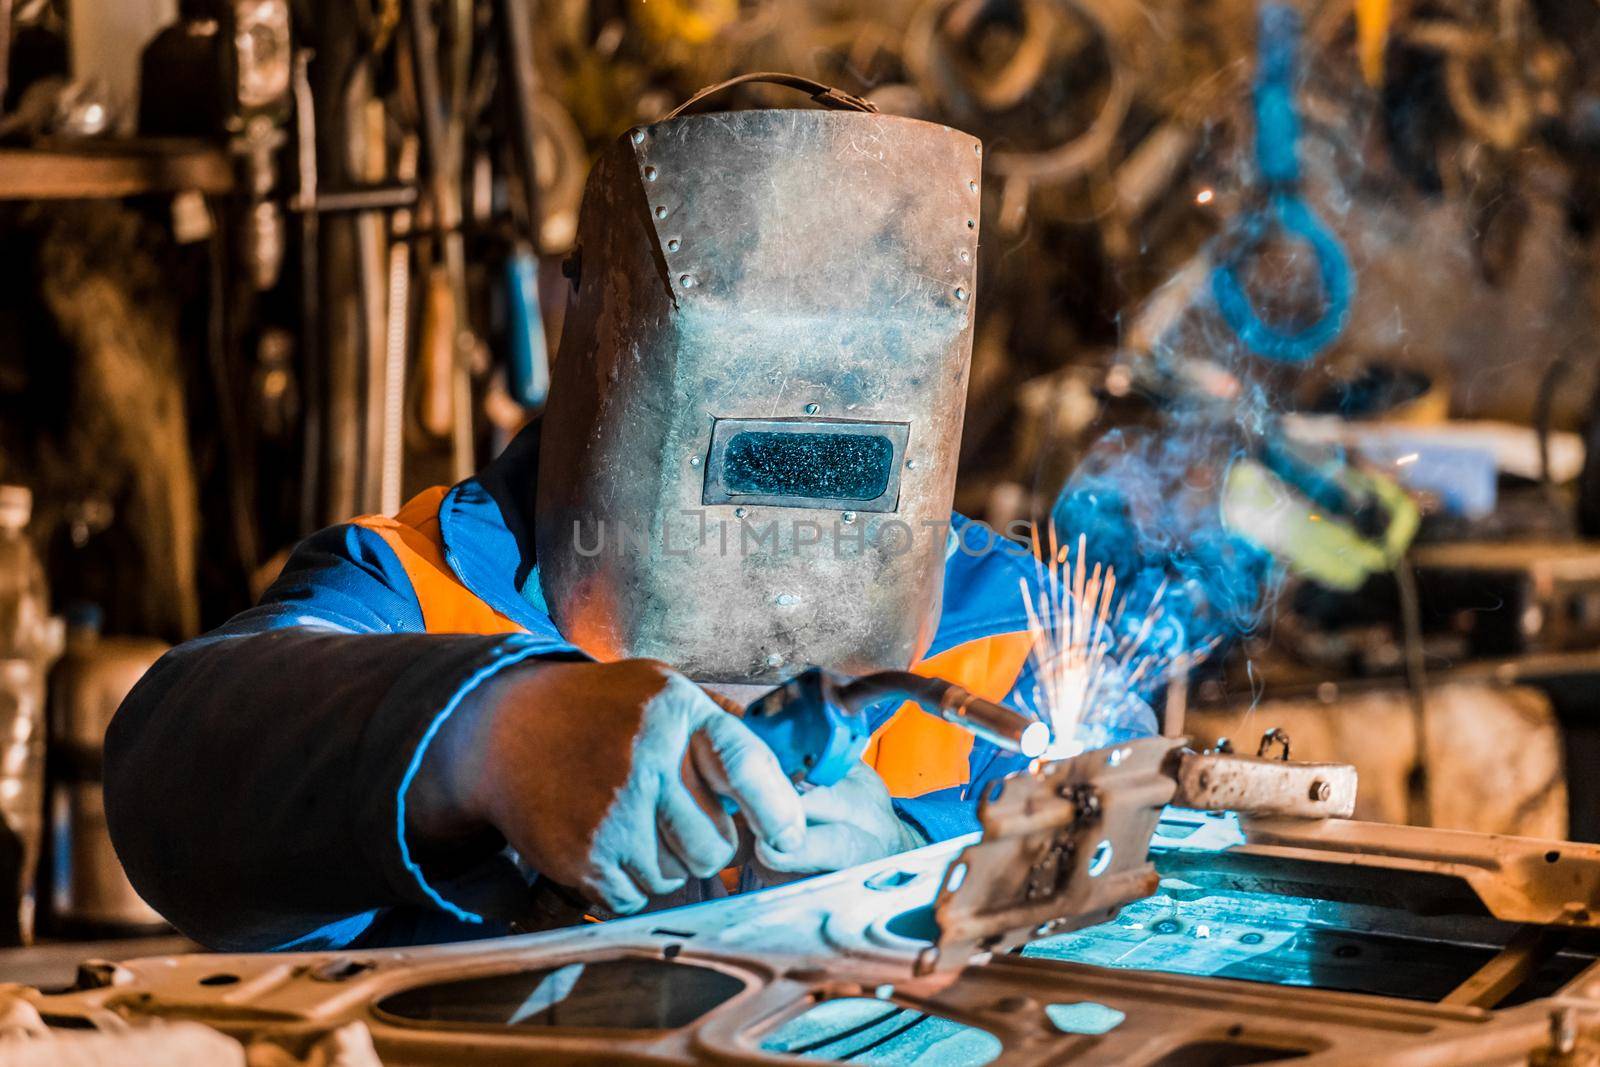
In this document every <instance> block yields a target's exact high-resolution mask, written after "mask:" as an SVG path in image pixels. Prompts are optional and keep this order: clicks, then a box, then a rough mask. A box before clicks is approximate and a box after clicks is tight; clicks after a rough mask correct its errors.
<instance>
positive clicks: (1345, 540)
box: [1222, 460, 1420, 592]
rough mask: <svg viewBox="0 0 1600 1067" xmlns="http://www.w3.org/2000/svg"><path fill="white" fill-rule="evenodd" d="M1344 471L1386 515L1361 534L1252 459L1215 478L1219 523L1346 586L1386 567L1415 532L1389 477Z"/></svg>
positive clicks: (1333, 584)
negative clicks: (1219, 482)
mask: <svg viewBox="0 0 1600 1067" xmlns="http://www.w3.org/2000/svg"><path fill="white" fill-rule="evenodd" d="M1345 477H1346V478H1347V479H1349V480H1351V481H1352V482H1354V483H1359V484H1361V485H1363V486H1365V487H1366V489H1367V490H1368V491H1369V492H1370V493H1371V494H1372V495H1373V496H1374V497H1375V499H1377V500H1378V501H1379V503H1380V504H1381V505H1382V507H1383V509H1384V514H1385V516H1386V517H1387V522H1386V523H1385V525H1384V528H1383V530H1382V531H1381V532H1380V533H1378V534H1376V535H1364V534H1362V533H1361V532H1359V531H1357V530H1356V529H1355V528H1354V527H1353V526H1352V525H1351V524H1350V523H1348V522H1347V521H1345V520H1344V519H1343V518H1341V517H1339V516H1335V515H1329V514H1327V513H1325V512H1324V511H1323V509H1321V508H1319V507H1318V506H1317V505H1316V504H1314V503H1313V502H1312V501H1310V500H1309V499H1307V498H1306V497H1305V495H1304V494H1302V493H1300V492H1299V491H1297V490H1296V489H1295V488H1294V487H1293V486H1291V485H1289V484H1288V483H1287V482H1285V481H1283V480H1282V479H1281V478H1279V477H1278V476H1277V475H1275V474H1273V473H1272V472H1271V471H1269V470H1268V469H1267V468H1266V467H1264V466H1262V465H1261V464H1260V463H1257V462H1255V461H1254V460H1240V461H1239V462H1237V463H1235V464H1234V465H1233V466H1232V467H1230V468H1229V470H1228V474H1227V479H1226V481H1225V483H1224V485H1223V493H1222V518H1223V522H1224V524H1225V525H1226V526H1227V527H1228V528H1229V529H1231V530H1234V531H1236V532H1237V533H1239V534H1241V535H1242V536H1244V537H1246V538H1248V539H1249V540H1251V541H1252V542H1254V543H1255V544H1258V545H1260V546H1261V547H1262V548H1264V549H1266V550H1267V551H1268V552H1270V553H1272V554H1273V555H1274V556H1276V557H1277V558H1279V559H1281V560H1283V561H1285V562H1286V563H1287V564H1288V565H1289V567H1290V568H1291V569H1293V570H1294V571H1295V572H1296V573H1298V574H1301V575H1303V576H1305V577H1307V578H1310V579H1312V580H1314V581H1316V582H1318V583H1319V584H1321V585H1323V586H1324V587H1326V588H1328V589H1338V590H1344V591H1347V592H1348V591H1353V590H1356V589H1359V588H1361V584H1362V583H1363V582H1365V581H1366V580H1367V577H1368V576H1369V575H1372V574H1375V573H1378V572H1381V571H1388V570H1392V569H1393V568H1394V565H1395V564H1396V563H1397V562H1398V561H1399V559H1400V557H1401V556H1402V555H1404V554H1405V550H1406V548H1407V547H1408V546H1410V544H1411V539H1412V538H1413V537H1414V536H1415V535H1416V532H1417V526H1418V523H1419V522H1420V517H1419V514H1418V511H1417V505H1416V504H1415V503H1414V502H1413V501H1412V500H1411V498H1410V497H1409V496H1407V495H1406V492H1405V490H1404V489H1402V488H1401V487H1400V486H1399V484H1397V483H1396V482H1395V481H1394V480H1393V479H1391V478H1387V477H1385V476H1383V475H1381V474H1378V473H1376V472H1373V471H1366V470H1357V469H1355V468H1350V469H1348V470H1347V471H1346V472H1345Z"/></svg>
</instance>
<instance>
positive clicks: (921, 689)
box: [838, 671, 1050, 759]
mask: <svg viewBox="0 0 1600 1067" xmlns="http://www.w3.org/2000/svg"><path fill="white" fill-rule="evenodd" d="M891 696H903V697H906V698H907V699H909V700H912V701H914V702H915V703H916V704H917V705H918V706H919V707H921V708H922V709H923V710H924V711H926V712H928V713H929V714H931V715H937V716H938V717H939V718H941V719H943V720H944V721H945V722H950V723H955V724H956V725H957V726H960V727H961V728H963V729H965V730H967V731H969V732H970V733H972V734H973V735H974V736H976V737H980V738H982V739H983V740H985V741H987V742H989V743H990V744H991V745H994V746H995V747H996V748H1001V749H1004V750H1005V751H1007V752H1016V753H1020V754H1021V755H1023V756H1026V757H1027V758H1028V759H1034V758H1036V757H1038V756H1041V755H1043V754H1044V750H1045V749H1046V748H1048V747H1049V745H1050V727H1049V726H1047V725H1046V724H1045V723H1043V722H1041V721H1040V720H1038V719H1033V718H1029V717H1028V716H1026V715H1024V714H1022V713H1021V712H1019V711H1014V710H1012V709H1011V708H1008V707H1006V706H1005V705H1004V704H997V703H995V702H994V701H992V700H984V699H983V698H982V697H979V696H974V695H973V694H972V693H970V692H968V691H967V690H965V689H963V688H962V687H961V686H959V685H956V684H955V683H954V682H947V681H945V680H944V679H942V678H925V677H923V676H922V675H920V674H912V673H911V672H910V671H880V672H878V673H877V674H868V675H865V676H863V677H861V678H857V679H855V680H854V681H851V682H849V683H847V684H846V685H844V686H843V687H842V688H841V689H840V690H839V693H838V699H840V700H841V701H842V702H843V703H844V704H845V705H846V706H848V707H851V708H857V709H859V708H863V707H866V706H867V705H869V704H874V703H876V702H878V701H880V700H883V699H885V698H887V697H891Z"/></svg>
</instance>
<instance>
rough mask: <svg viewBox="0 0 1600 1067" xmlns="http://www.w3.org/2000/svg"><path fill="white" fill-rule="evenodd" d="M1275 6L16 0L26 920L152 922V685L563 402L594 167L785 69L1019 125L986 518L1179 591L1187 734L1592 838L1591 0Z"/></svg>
mask: <svg viewBox="0 0 1600 1067" xmlns="http://www.w3.org/2000/svg"><path fill="white" fill-rule="evenodd" d="M1287 10H1289V12H1290V14H1291V15H1294V14H1296V13H1297V14H1298V17H1297V18H1292V19H1290V20H1289V21H1288V22H1283V21H1281V20H1280V21H1278V22H1275V21H1274V17H1265V16H1263V15H1262V13H1261V12H1260V11H1259V10H1258V5H1256V4H1253V3H1245V2H1243V0H1200V2H1196V0H876V2H874V3H871V4H855V3H846V2H841V0H352V2H350V3H314V2H312V0H303V2H291V0H115V2H113V0H0V89H3V96H0V241H3V242H4V248H5V254H4V256H0V278H3V281H4V284H3V285H0V483H3V484H0V644H3V659H0V678H3V684H0V814H3V815H4V816H5V827H6V831H7V832H6V833H5V835H4V839H3V840H0V869H3V870H5V871H6V872H8V873H7V875H6V877H5V879H4V880H3V881H0V941H9V942H13V943H15V942H18V941H22V940H25V939H28V938H30V937H32V936H34V932H35V930H37V931H39V932H40V933H42V934H48V935H49V936H54V937H62V936H95V935H98V934H102V933H105V934H117V933H125V932H138V931H146V930H149V929H152V928H158V927H159V920H158V919H157V917H156V916H155V915H154V914H153V913H151V912H150V911H149V909H148V908H146V907H145V906H144V905H143V904H142V902H140V901H139V900H138V898H137V896H135V895H134V894H133V893H132V891H131V889H130V888H128V887H127V885H126V883H125V881H122V880H121V879H120V871H119V869H118V868H117V866H116V862H115V857H114V854H112V853H111V851H110V848H109V844H108V842H107V841H106V839H105V833H104V818H103V813H102V812H101V810H100V807H99V791H98V788H97V781H98V778H97V776H98V774H99V762H98V761H99V755H98V746H99V739H100V737H101V735H102V734H103V732H104V729H105V724H106V722H107V721H108V719H109V716H110V714H111V713H112V712H113V711H114V710H115V708H116V706H117V703H118V702H119V700H120V698H121V696H122V695H123V694H124V693H125V692H126V691H127V689H128V688H129V687H131V685H132V684H133V682H134V681H135V680H136V679H137V677H138V676H139V674H140V673H141V671H142V670H143V669H144V668H145V667H146V666H147V665H148V664H149V663H151V662H153V661H154V659H155V658H156V657H158V656H159V654H160V651H161V649H162V648H163V647H164V646H165V645H166V644H168V643H172V642H177V641H180V640H182V639H184V638H187V637H191V636H194V635H195V634H197V633H199V632H201V631H202V630H204V629H206V628H208V627H211V626H214V625H216V624H218V623H220V622H222V621H223V620H225V619H226V618H227V617H228V616H229V615H231V614H232V613H234V612H236V611H238V610H240V609H242V608H244V607H246V606H248V605H249V604H250V603H251V602H252V600H253V599H254V597H255V596H257V595H258V594H259V593H260V591H261V590H262V589H263V588H265V586H266V585H267V584H268V583H269V582H270V581H271V579H272V577H273V576H274V575H275V574H276V573H277V570H278V568H279V567H280V566H281V564H282V562H283V559H284V558H285V555H286V553H287V552H288V550H289V549H290V548H291V547H292V546H293V545H294V544H295V543H296V542H297V541H298V540H299V539H300V538H302V537H303V536H305V535H307V534H309V533H311V532H312V531H314V530H316V529H318V528H320V527H322V526H325V525H328V524H330V523H334V522H338V521H342V520H344V519H347V518H349V517H351V516H354V515H357V514H362V513H372V512H392V511H394V510H396V509H397V508H398V507H399V506H400V504H401V503H402V502H403V501H404V500H406V499H407V498H408V497H409V496H410V495H412V494H413V493H415V492H417V491H419V490H421V489H423V488H425V487H428V486H431V485H437V484H441V483H448V482H451V481H454V480H457V479H460V478H463V477H466V476H467V475H469V474H470V473H472V472H473V471H474V470H475V469H476V468H477V467H478V466H479V465H481V464H482V463H483V462H485V461H486V460H487V459H489V458H491V457H492V456H493V455H494V454H496V452H497V451H498V450H499V449H500V448H502V447H503V446H504V445H505V443H506V442H507V441H508V440H509V439H510V437H511V436H512V435H513V434H515V432H516V431H517V430H518V429H519V428H520V427H521V426H522V425H524V424H525V423H526V422H527V421H528V420H529V419H531V418H533V417H536V416H537V414H538V412H539V409H540V406H541V404H542V402H543V397H544V392H545V389H546V386H547V383H548V381H549V362H550V359H551V357H552V355H553V353H554V352H555V348H556V341H557V339H558V337H559V332H560V325H561V318H562V312H563V309H564V306H565V301H566V294H567V290H568V285H569V283H568V280H567V277H566V276H565V271H566V270H570V267H569V266H567V265H568V264H570V263H571V260H570V259H569V257H570V256H571V254H572V253H573V251H574V249H573V241H574V234H575V229H576V222H577V213H578V206H579V198H580V196H581V194H582V190H583V183H584V179H585V176H586V173H587V168H588V164H589V160H590V158H591V157H592V156H593V155H594V154H595V153H596V152H598V151H599V150H600V149H601V148H603V147H604V146H605V145H606V144H608V143H609V142H610V141H611V140H613V139H614V138H616V137H618V136H620V135H623V134H624V133H625V131H627V130H628V129H629V128H630V127H631V126H633V125H634V124H637V123H648V122H649V121H652V120H654V119H656V118H658V117H660V116H661V115H662V114H664V113H665V112H666V111H668V110H669V109H671V108H672V107H673V106H675V105H676V104H677V103H679V102H681V101H682V100H684V99H686V98H687V97H689V96H690V95H691V94H692V93H693V92H695V91H696V90H697V89H699V88H701V87H702V86H705V85H708V84H711V83H713V82H718V81H721V80H723V79H725V78H728V77H731V76H734V75H736V74H739V73H743V72H747V71H760V70H775V71H789V72H794V73H798V74H802V75H805V76H808V77H811V78H815V79H819V80H821V81H823V82H826V83H828V84H830V85H833V86H836V87H837V88H839V89H842V90H844V91H846V92H849V93H853V94H858V95H861V96H864V97H866V98H867V99H869V100H871V101H873V102H874V103H876V104H877V105H878V107H879V108H881V109H882V110H883V111H886V112H890V113H895V114H904V115H910V116H915V117H918V118H923V119H928V120H931V121H935V122H940V123H945V124H948V125H951V126H954V127H958V128H960V129H962V130H966V131H969V132H971V133H972V134H974V135H976V136H977V137H979V138H981V139H982V141H983V142H984V145H985V155H984V160H985V161H984V176H983V189H982V193H983V211H982V217H981V220H980V226H981V244H980V252H979V269H980V275H979V277H980V282H979V286H978V291H977V302H976V308H977V320H976V323H977V325H976V339H975V344H974V353H973V362H972V369H971V375H970V386H969V399H968V407H967V414H966V424H965V431H964V436H963V439H962V443H961V457H962V461H961V472H960V480H959V484H958V488H957V507H958V509H959V510H961V511H962V512H964V513H966V514H968V515H971V516H973V517H976V518H981V519H984V520H985V521H987V522H988V523H990V525H992V526H993V527H995V528H996V529H997V530H1001V531H1008V530H1011V531H1015V530H1016V529H1018V528H1019V527H1018V526H1017V524H1018V523H1019V522H1030V523H1038V524H1044V523H1046V522H1050V521H1053V522H1054V523H1055V526H1056V528H1057V529H1058V530H1060V531H1062V532H1063V536H1064V538H1065V539H1066V540H1067V541H1068V544H1067V551H1068V552H1069V553H1071V552H1076V553H1082V554H1084V555H1086V557H1088V558H1091V559H1093V560H1094V561H1095V562H1100V563H1103V564H1105V565H1108V566H1112V567H1114V568H1115V569H1116V572H1117V574H1118V576H1119V584H1120V585H1121V587H1122V588H1123V589H1124V590H1125V596H1126V597H1128V598H1129V603H1130V604H1135V605H1142V606H1143V607H1146V608H1148V607H1149V606H1150V605H1152V604H1154V603H1155V602H1156V601H1157V600H1159V601H1160V603H1161V605H1162V607H1163V610H1162V612H1161V613H1160V615H1161V618H1162V620H1163V621H1162V623H1161V626H1162V627H1164V629H1163V630H1162V633H1161V635H1158V637H1157V638H1156V639H1155V640H1156V641H1157V643H1160V642H1165V643H1166V644H1165V645H1164V646H1163V647H1164V648H1166V650H1167V652H1168V653H1169V655H1168V657H1167V659H1166V661H1164V664H1165V666H1164V669H1163V670H1162V671H1161V672H1159V681H1160V685H1159V686H1152V690H1151V693H1150V694H1149V695H1150V697H1151V699H1152V700H1153V701H1154V702H1155V703H1157V704H1158V706H1159V710H1161V711H1162V713H1163V714H1164V715H1165V716H1167V717H1168V719H1169V721H1170V720H1171V717H1173V716H1184V718H1185V722H1186V725H1187V730H1188V732H1189V733H1190V734H1192V735H1193V736H1195V737H1197V738H1199V739H1201V740H1205V741H1214V740H1216V739H1217V738H1218V737H1220V736H1222V735H1236V736H1253V733H1252V726H1256V727H1257V728H1256V729H1255V731H1254V733H1259V726H1257V724H1271V725H1278V726H1282V727H1283V728H1284V729H1285V730H1287V731H1288V732H1289V734H1290V735H1291V736H1292V737H1293V739H1294V745H1295V755H1296V756H1297V757H1299V758H1304V759H1329V760H1342V761H1349V762H1354V763H1356V764H1357V766H1358V768H1359V769H1360V773H1361V781H1362V791H1361V804H1362V808H1361V810H1359V811H1358V817H1362V818H1369V819H1380V820H1389V821H1410V822H1416V823H1422V824H1428V825H1435V826H1444V827H1458V828H1463V829H1476V830H1486V831H1495V832H1508V833H1522V834H1534V835H1540V836H1549V837H1562V836H1569V835H1570V836H1572V837H1574V838H1577V839H1581V840H1591V841H1592V840H1600V784H1596V783H1595V781H1594V780H1593V776H1587V778H1586V776H1585V775H1583V774H1581V773H1577V772H1576V771H1575V770H1573V771H1571V773H1569V769H1577V768H1581V767H1582V766H1584V765H1586V764H1587V763H1589V762H1590V761H1592V760H1595V759H1600V540H1596V538H1600V449H1597V448H1596V447H1595V445H1594V441H1595V435H1596V434H1600V421H1597V420H1596V418H1595V414H1596V412H1597V404H1600V393H1597V384H1600V377H1597V374H1596V365H1597V357H1600V5H1597V4H1596V3H1595V2H1594V0H1429V2H1407V0H1356V2H1355V3H1353V4H1351V3H1342V2H1328V3H1306V4H1304V5H1301V6H1299V7H1298V8H1292V9H1287ZM1284 17H1287V16H1284ZM798 99H799V98H798V97H795V96H794V94H792V93H786V92H784V91H783V90H781V89H778V88H775V87H773V86H768V85H761V84H750V85H745V86H741V87H739V88H738V89H736V90H735V91H734V96H733V99H732V101H731V102H730V106H751V107H760V106H793V105H794V104H795V103H796V101H797V100H798ZM1268 134H1271V135H1272V136H1270V137H1269V136H1268ZM840 254H841V255H848V254H849V250H848V249H841V250H840ZM1592 457H1593V458H1592ZM1241 472H1243V473H1241ZM1373 479H1376V480H1373ZM1283 484H1292V485H1293V486H1294V487H1295V488H1296V489H1297V490H1299V491H1300V492H1301V493H1302V495H1304V496H1305V497H1306V498H1307V499H1309V500H1311V501H1312V506H1311V507H1310V508H1309V510H1308V511H1307V512H1306V513H1305V514H1303V515H1301V516H1300V517H1299V520H1300V521H1299V525H1298V526H1294V527H1292V528H1283V529H1278V528H1274V529H1271V530H1267V529H1264V528H1263V524H1264V523H1265V521H1266V520H1265V519H1264V518H1263V516H1264V515H1265V514H1266V511H1265V510H1263V509H1262V508H1261V507H1259V506H1258V504H1257V503H1256V501H1257V500H1258V494H1259V493H1260V492H1262V491H1272V490H1273V487H1277V486H1281V485H1283ZM1395 486H1398V489H1395V488H1393V487H1395ZM1263 487H1264V488H1263ZM1401 490H1403V493H1402V492H1401ZM1253 494H1257V495H1253ZM1326 516H1331V517H1333V518H1334V519H1336V520H1337V521H1334V522H1323V519H1324V518H1325V517H1326ZM1318 523H1321V526H1320V527H1319V526H1318V525H1317V524H1318ZM1333 527H1337V533H1336V536H1337V537H1338V538H1342V539H1343V540H1339V541H1338V542H1337V544H1336V545H1332V546H1331V547H1330V542H1328V541H1327V537H1329V536H1334V535H1330V534H1328V532H1327V531H1328V529H1329V528H1333ZM1246 535H1248V536H1246ZM1080 537H1081V538H1082V539H1081V540H1078V538H1080ZM1351 545H1356V546H1368V547H1370V548H1371V562H1370V565H1363V566H1358V567H1356V568H1355V570H1353V571H1352V570H1350V569H1349V567H1348V565H1347V564H1348V560H1349V559H1350V558H1351V552H1350V549H1351ZM1335 549H1337V551H1336V550H1335ZM1133 615H1138V616H1139V617H1140V618H1143V617H1145V613H1144V612H1142V611H1141V612H1130V617H1132V616H1133ZM1156 678H1157V676H1156V675H1152V680H1154V679H1156ZM13 898H14V899H13ZM13 916H14V917H15V921H12V917H13Z"/></svg>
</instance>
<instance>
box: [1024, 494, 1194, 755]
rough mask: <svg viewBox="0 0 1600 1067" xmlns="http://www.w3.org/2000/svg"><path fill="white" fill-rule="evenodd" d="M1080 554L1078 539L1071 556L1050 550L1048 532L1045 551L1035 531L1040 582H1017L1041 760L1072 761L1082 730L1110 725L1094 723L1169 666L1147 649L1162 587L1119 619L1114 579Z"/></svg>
mask: <svg viewBox="0 0 1600 1067" xmlns="http://www.w3.org/2000/svg"><path fill="white" fill-rule="evenodd" d="M1086 548H1087V537H1086V536H1085V535H1079V537H1078V543H1077V551H1076V552H1075V553H1074V552H1071V551H1069V548H1068V546H1066V545H1062V544H1059V543H1058V541H1057V539H1056V531H1055V527H1054V525H1052V526H1051V527H1050V531H1049V543H1048V544H1047V545H1042V544H1040V542H1039V535H1038V532H1037V531H1035V533H1034V535H1033V550H1034V558H1035V560H1036V561H1037V565H1038V568H1039V571H1040V574H1039V579H1040V580H1039V581H1038V582H1037V585H1036V586H1035V585H1031V584H1030V583H1029V582H1028V581H1027V580H1026V579H1023V580H1021V581H1020V585H1021V588H1022V598H1023V606H1024V608H1025V609H1026V611H1027V614H1028V633H1029V635H1030V636H1031V637H1032V639H1033V648H1032V651H1031V656H1032V659H1033V664H1034V676H1035V679H1036V683H1037V690H1036V697H1037V699H1036V701H1035V703H1036V707H1035V710H1036V711H1037V712H1038V713H1039V717H1040V718H1041V719H1042V720H1044V721H1045V722H1046V723H1047V724H1049V726H1050V747H1049V748H1047V749H1046V750H1045V753H1044V755H1043V756H1042V757H1041V758H1042V759H1045V760H1056V759H1065V758H1067V757H1069V756H1074V755H1077V754H1078V753H1079V752H1081V751H1082V750H1083V741H1082V739H1081V737H1080V730H1081V728H1082V727H1085V726H1093V725H1096V724H1103V725H1111V723H1109V722H1106V723H1100V720H1103V719H1105V720H1109V719H1113V718H1115V717H1116V714H1117V709H1118V708H1120V707H1122V706H1123V704H1124V702H1125V701H1128V700H1137V699H1138V698H1137V697H1136V696H1135V695H1134V694H1136V693H1137V691H1138V688H1139V686H1140V684H1141V683H1149V682H1150V681H1152V680H1153V675H1152V672H1160V671H1161V670H1164V669H1165V668H1166V667H1169V666H1171V662H1170V661H1171V658H1172V657H1171V656H1170V655H1161V654H1158V653H1156V652H1155V651H1153V650H1152V648H1151V646H1150V636H1151V634H1152V633H1153V632H1155V630H1156V626H1157V624H1158V623H1159V622H1160V620H1161V615H1162V609H1161V597H1162V594H1163V593H1164V592H1165V589H1166V583H1165V582H1163V583H1162V585H1161V587H1160V588H1159V589H1157V591H1156V594H1155V596H1154V598H1153V599H1152V601H1151V603H1150V607H1149V609H1148V610H1147V611H1146V612H1145V614H1144V618H1143V619H1140V620H1125V619H1124V618H1123V610H1124V608H1125V606H1126V599H1125V598H1119V597H1118V596H1117V576H1116V573H1115V572H1114V571H1113V570H1112V569H1111V568H1110V567H1108V566H1104V565H1102V564H1099V563H1096V564H1095V565H1094V566H1093V567H1092V568H1091V567H1090V566H1088V563H1087V559H1088V553H1087V551H1086ZM1135 623H1137V624H1136V625H1135ZM1191 659H1192V657H1191Z"/></svg>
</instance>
